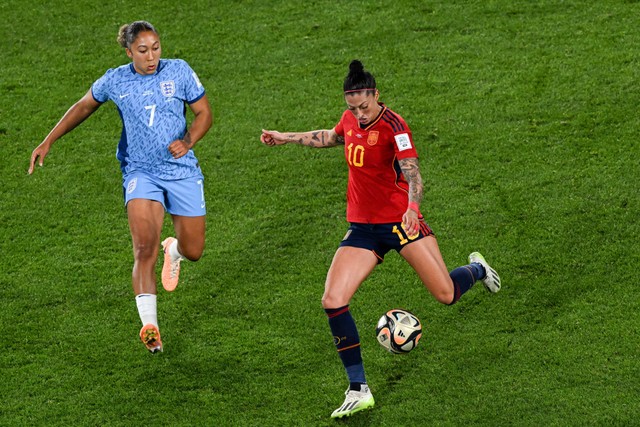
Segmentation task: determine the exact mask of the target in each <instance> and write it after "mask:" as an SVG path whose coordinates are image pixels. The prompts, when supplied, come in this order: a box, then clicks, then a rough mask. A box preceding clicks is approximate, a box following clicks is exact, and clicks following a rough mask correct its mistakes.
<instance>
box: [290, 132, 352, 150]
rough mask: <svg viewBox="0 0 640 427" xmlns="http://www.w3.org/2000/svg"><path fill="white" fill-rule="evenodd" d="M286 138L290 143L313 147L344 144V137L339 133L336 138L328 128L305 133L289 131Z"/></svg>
mask: <svg viewBox="0 0 640 427" xmlns="http://www.w3.org/2000/svg"><path fill="white" fill-rule="evenodd" d="M334 135H335V134H334ZM285 138H286V140H287V142H289V143H294V144H300V145H305V146H307V147H312V148H327V147H335V146H336V145H339V144H344V138H342V137H341V136H339V135H338V136H336V137H335V138H334V137H332V133H331V131H329V130H326V129H325V130H314V131H310V132H304V133H288V134H286V135H285Z"/></svg>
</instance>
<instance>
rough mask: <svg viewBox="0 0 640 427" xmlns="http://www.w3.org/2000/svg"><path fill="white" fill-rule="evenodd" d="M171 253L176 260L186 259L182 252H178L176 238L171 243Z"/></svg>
mask: <svg viewBox="0 0 640 427" xmlns="http://www.w3.org/2000/svg"><path fill="white" fill-rule="evenodd" d="M169 255H171V259H172V260H174V261H175V260H178V259H179V260H182V259H184V257H183V256H182V254H181V253H180V252H178V239H176V240H174V241H173V242H171V244H170V245H169Z"/></svg>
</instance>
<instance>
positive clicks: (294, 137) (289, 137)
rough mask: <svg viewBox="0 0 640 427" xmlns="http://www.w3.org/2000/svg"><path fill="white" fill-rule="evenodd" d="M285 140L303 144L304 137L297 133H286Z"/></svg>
mask: <svg viewBox="0 0 640 427" xmlns="http://www.w3.org/2000/svg"><path fill="white" fill-rule="evenodd" d="M287 141H288V142H293V143H295V144H304V138H301V137H300V136H299V135H298V134H295V133H290V134H288V135H287Z"/></svg>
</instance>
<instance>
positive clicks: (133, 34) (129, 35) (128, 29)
mask: <svg viewBox="0 0 640 427" xmlns="http://www.w3.org/2000/svg"><path fill="white" fill-rule="evenodd" d="M142 31H152V32H153V33H155V34H156V35H157V34H158V32H157V31H156V29H155V27H154V26H153V25H151V24H150V23H149V22H147V21H134V22H132V23H131V24H124V25H123V26H121V27H120V30H118V39H117V40H118V44H120V46H122V47H124V48H127V49H128V48H130V47H131V45H132V44H133V42H134V41H135V40H136V38H138V34H139V33H141V32H142Z"/></svg>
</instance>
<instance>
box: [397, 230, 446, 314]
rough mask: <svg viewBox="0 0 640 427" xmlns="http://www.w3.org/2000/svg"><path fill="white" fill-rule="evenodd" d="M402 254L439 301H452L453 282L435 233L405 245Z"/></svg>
mask: <svg viewBox="0 0 640 427" xmlns="http://www.w3.org/2000/svg"><path fill="white" fill-rule="evenodd" d="M400 255H401V256H402V257H403V258H404V259H405V260H407V262H408V263H409V265H411V267H413V269H414V270H415V271H416V273H418V276H419V277H420V280H422V283H423V284H424V286H425V287H426V288H427V289H428V290H429V292H431V294H432V295H433V296H434V297H435V298H436V299H437V300H438V301H440V302H443V303H449V302H451V300H452V299H453V282H452V281H451V277H450V276H449V271H448V270H447V266H446V264H445V263H444V260H443V259H442V254H441V253H440V248H439V247H438V241H437V240H436V238H435V237H434V236H433V235H430V236H427V237H424V238H422V239H420V240H418V241H415V242H413V243H411V244H409V245H407V246H405V247H404V248H403V249H402V250H401V251H400Z"/></svg>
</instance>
